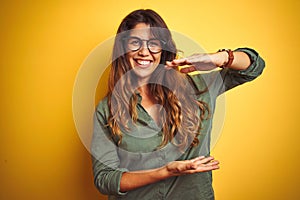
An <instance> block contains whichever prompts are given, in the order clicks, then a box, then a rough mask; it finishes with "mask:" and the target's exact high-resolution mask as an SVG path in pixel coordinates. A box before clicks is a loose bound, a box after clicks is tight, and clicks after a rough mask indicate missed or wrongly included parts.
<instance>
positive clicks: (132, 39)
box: [128, 38, 141, 46]
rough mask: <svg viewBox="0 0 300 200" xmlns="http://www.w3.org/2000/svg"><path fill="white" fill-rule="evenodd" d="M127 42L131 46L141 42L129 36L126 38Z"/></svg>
mask: <svg viewBox="0 0 300 200" xmlns="http://www.w3.org/2000/svg"><path fill="white" fill-rule="evenodd" d="M128 44H129V45H133V46H139V45H140V44H141V41H140V40H139V39H136V38H131V39H129V40H128Z"/></svg>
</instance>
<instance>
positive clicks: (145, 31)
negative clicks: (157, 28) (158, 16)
mask: <svg viewBox="0 0 300 200" xmlns="http://www.w3.org/2000/svg"><path fill="white" fill-rule="evenodd" d="M130 36H135V37H139V38H141V39H144V40H146V39H149V38H153V34H152V33H151V29H150V26H149V25H147V24H145V23H139V24H137V25H136V26H135V27H134V28H133V29H131V31H130Z"/></svg>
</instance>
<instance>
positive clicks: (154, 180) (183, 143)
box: [91, 10, 264, 200]
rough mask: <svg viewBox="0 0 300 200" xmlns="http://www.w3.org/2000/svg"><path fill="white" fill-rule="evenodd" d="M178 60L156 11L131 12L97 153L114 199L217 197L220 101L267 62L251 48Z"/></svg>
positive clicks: (98, 181)
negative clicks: (215, 133)
mask: <svg viewBox="0 0 300 200" xmlns="http://www.w3.org/2000/svg"><path fill="white" fill-rule="evenodd" d="M176 54H177V49H176V46H175V43H174V41H173V40H172V36H171V33H170V31H169V30H168V27H167V25H166V24H165V22H164V21H163V19H162V18H161V17H160V16H159V15H158V14H157V13H156V12H154V11H153V10H136V11H133V12H132V13H130V14H129V15H128V16H126V17H125V18H124V19H123V21H122V22H121V24H120V26H119V29H118V31H117V36H116V38H115V44H114V49H113V60H112V67H111V71H110V77H109V83H108V85H109V91H108V94H107V96H106V97H105V98H104V99H103V100H102V101H101V102H100V103H99V105H98V106H97V109H96V112H95V118H94V119H95V120H94V135H93V140H92V147H91V152H92V158H93V171H94V177H95V179H94V180H95V185H96V187H97V188H98V189H99V191H100V192H101V193H103V194H107V195H108V197H109V199H130V200H132V199H134V200H135V199H139V200H140V199H151V200H154V199H155V200H157V199H170V200H176V199H178V200H181V199H186V200H189V199H214V192H213V188H212V175H211V171H212V170H216V169H218V168H219V162H218V161H217V160H215V159H214V158H213V157H211V156H210V148H209V143H210V132H211V128H212V117H213V113H214V108H215V101H216V98H217V97H218V95H220V94H221V93H223V92H224V91H227V90H229V89H231V88H233V87H235V86H237V85H240V84H242V83H245V82H247V81H251V80H253V79H255V78H256V77H257V76H259V75H260V74H261V73H262V71H263V68H264V61H263V60H262V59H261V58H260V56H259V55H258V54H257V52H256V51H254V50H253V49H249V48H239V49H236V50H234V51H231V50H222V51H219V52H217V53H210V54H195V55H193V56H190V57H187V58H182V59H177V60H176ZM183 65H188V67H185V68H180V67H179V66H183ZM215 68H220V70H217V71H216V70H214V71H210V72H208V73H205V74H197V75H188V74H187V72H191V71H195V70H199V71H208V70H212V69H215Z"/></svg>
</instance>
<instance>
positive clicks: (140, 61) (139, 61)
mask: <svg viewBox="0 0 300 200" xmlns="http://www.w3.org/2000/svg"><path fill="white" fill-rule="evenodd" d="M137 63H139V64H140V65H149V64H150V61H149V60H137Z"/></svg>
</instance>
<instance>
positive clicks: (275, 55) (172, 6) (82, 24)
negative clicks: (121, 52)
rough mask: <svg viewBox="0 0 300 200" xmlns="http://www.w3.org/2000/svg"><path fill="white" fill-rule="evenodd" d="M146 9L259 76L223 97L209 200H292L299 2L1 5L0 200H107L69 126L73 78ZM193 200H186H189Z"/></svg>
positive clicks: (201, 0) (176, 0) (170, 0)
mask: <svg viewBox="0 0 300 200" xmlns="http://www.w3.org/2000/svg"><path fill="white" fill-rule="evenodd" d="M137 8H152V9H154V10H156V11H157V12H158V13H159V14H161V16H162V17H163V18H164V19H165V21H166V22H167V24H168V25H169V28H171V29H173V30H176V31H178V32H181V33H184V34H186V35H188V36H190V37H191V38H193V39H194V40H195V41H197V42H199V44H201V45H202V46H203V47H204V48H205V49H206V50H208V51H209V52H214V51H216V50H217V49H219V48H224V47H225V48H236V47H243V46H249V47H253V48H255V49H256V50H257V51H259V52H260V54H261V56H262V57H264V59H265V61H266V64H267V68H266V70H265V71H264V74H263V75H262V76H261V77H259V78H258V79H257V80H256V81H254V82H251V83H247V84H245V85H243V86H241V87H239V88H235V89H233V90H232V91H230V92H228V93H227V95H226V121H225V124H224V128H223V133H222V136H221V138H220V140H219V142H218V143H217V145H216V147H215V148H214V149H213V152H212V154H213V155H214V156H215V157H216V158H217V159H218V160H220V162H221V169H220V170H219V171H216V172H215V173H214V188H215V193H216V199H219V200H235V199H237V200H238V199H244V200H248V199H249V200H253V199H272V200H277V199H278V200H282V199H289V200H290V199H299V198H300V195H299V179H300V176H299V172H298V170H299V167H300V166H299V163H300V162H299V161H298V156H299V146H300V145H299V139H300V136H299V133H300V131H299V130H298V126H297V124H298V125H299V120H298V113H299V112H300V107H299V100H300V99H299V84H298V81H299V73H300V67H299V64H298V62H299V61H298V59H299V46H300V44H299V39H298V38H299V35H300V30H299V28H300V27H299V24H300V23H299V11H300V9H299V8H300V4H299V1H291V0H285V1H278V0H277V1H276V0H275V1H260V0H253V1H240V0H234V1H222V0H212V1H204V0H199V1H191V0H182V1H179V0H164V1H158V0H152V1H146V0H139V1H136V0H127V1H120V0H110V1H1V3H0V27H1V31H0V47H1V52H0V53H1V54H0V55H1V57H0V92H1V98H0V108H1V110H0V111H1V118H0V131H1V132H0V134H1V135H0V137H1V138H0V150H1V151H0V170H1V171H0V199H1V200H2V199H3V200H15V199H34V200H35V199H43V200H53V199H63V200H65V199H72V200H83V199H89V200H92V199H95V200H96V199H98V200H99V199H105V198H104V197H103V196H102V195H100V194H99V193H98V191H97V190H96V189H95V188H94V186H93V180H92V170H91V162H90V157H89V154H88V151H87V150H86V149H85V147H84V146H83V145H82V143H81V141H80V138H79V136H78V135H77V132H76V129H75V126H74V122H73V117H72V90H73V84H74V81H75V78H76V73H77V71H78V70H79V68H80V65H81V63H82V62H83V60H84V59H85V58H86V56H87V55H88V54H89V52H90V51H91V50H92V49H93V48H94V47H95V46H96V45H98V44H99V43H101V42H102V41H104V40H105V39H107V38H109V37H111V36H112V35H113V34H114V33H115V32H116V29H117V27H118V25H119V23H120V21H121V20H122V18H123V17H124V16H125V15H127V14H128V13H129V12H131V11H132V10H134V9H137ZM191 195H192V194H191Z"/></svg>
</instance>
